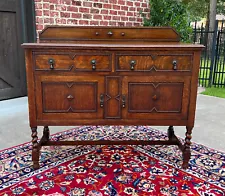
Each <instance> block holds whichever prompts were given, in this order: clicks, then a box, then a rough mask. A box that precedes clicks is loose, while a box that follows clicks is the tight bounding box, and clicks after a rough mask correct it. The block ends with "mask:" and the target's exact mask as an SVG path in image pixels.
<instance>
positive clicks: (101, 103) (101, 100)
mask: <svg viewBox="0 0 225 196" xmlns="http://www.w3.org/2000/svg"><path fill="white" fill-rule="evenodd" d="M100 107H101V108H103V107H104V95H103V94H101V95H100Z"/></svg>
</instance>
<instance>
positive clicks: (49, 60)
mask: <svg viewBox="0 0 225 196" xmlns="http://www.w3.org/2000/svg"><path fill="white" fill-rule="evenodd" d="M48 64H49V65H50V69H54V64H55V61H54V59H48Z"/></svg>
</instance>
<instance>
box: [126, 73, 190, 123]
mask: <svg viewBox="0 0 225 196" xmlns="http://www.w3.org/2000/svg"><path fill="white" fill-rule="evenodd" d="M122 86H123V88H122V89H123V90H122V91H123V92H122V94H123V96H125V102H126V105H125V108H124V110H123V113H122V115H123V118H127V119H135V118H138V119H163V120H169V119H173V120H175V119H187V116H188V103H189V91H190V88H189V87H190V77H189V76H187V77H171V76H170V77H166V76H151V77H149V76H141V77H139V76H130V77H129V76H128V77H124V78H123V84H122Z"/></svg>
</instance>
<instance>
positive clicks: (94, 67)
mask: <svg viewBox="0 0 225 196" xmlns="http://www.w3.org/2000/svg"><path fill="white" fill-rule="evenodd" d="M91 64H92V69H93V70H96V60H95V59H93V60H91Z"/></svg>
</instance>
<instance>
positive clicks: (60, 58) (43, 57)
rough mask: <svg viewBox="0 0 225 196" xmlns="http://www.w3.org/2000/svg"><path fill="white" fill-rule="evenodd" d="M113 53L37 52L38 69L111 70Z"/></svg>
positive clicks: (36, 66) (36, 67)
mask: <svg viewBox="0 0 225 196" xmlns="http://www.w3.org/2000/svg"><path fill="white" fill-rule="evenodd" d="M111 59H112V58H111V54H99V53H96V54H95V53H91V54H89V53H82V54H80V53H72V52H71V53H62V52H56V53H35V54H34V61H35V70H36V71H71V70H73V71H111V62H112V60H111Z"/></svg>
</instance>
